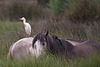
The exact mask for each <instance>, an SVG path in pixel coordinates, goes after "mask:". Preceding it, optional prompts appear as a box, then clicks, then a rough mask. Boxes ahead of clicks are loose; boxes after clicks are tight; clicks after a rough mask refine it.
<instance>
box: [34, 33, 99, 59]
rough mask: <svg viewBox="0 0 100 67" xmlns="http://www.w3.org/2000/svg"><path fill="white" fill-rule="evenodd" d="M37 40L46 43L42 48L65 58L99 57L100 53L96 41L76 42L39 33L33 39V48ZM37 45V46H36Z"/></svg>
mask: <svg viewBox="0 0 100 67" xmlns="http://www.w3.org/2000/svg"><path fill="white" fill-rule="evenodd" d="M37 40H38V41H39V42H40V45H42V43H44V42H45V43H46V44H44V45H42V46H45V47H47V48H46V50H47V51H49V52H50V53H52V54H56V55H61V56H65V57H66V58H72V57H92V56H93V55H97V54H98V53H99V51H100V43H99V42H97V41H94V40H89V41H84V42H83V41H74V40H65V39H61V38H58V37H57V36H55V35H51V34H48V32H47V33H46V34H44V33H39V34H37V35H36V36H35V37H34V39H33V45H32V46H33V48H34V44H35V42H37ZM35 45H36V44H35Z"/></svg>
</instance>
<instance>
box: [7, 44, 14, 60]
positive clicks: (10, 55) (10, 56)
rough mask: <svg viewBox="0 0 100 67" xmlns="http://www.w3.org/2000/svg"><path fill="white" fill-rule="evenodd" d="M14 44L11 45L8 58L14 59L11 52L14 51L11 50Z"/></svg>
mask: <svg viewBox="0 0 100 67" xmlns="http://www.w3.org/2000/svg"><path fill="white" fill-rule="evenodd" d="M13 45H14V43H13V44H12V45H11V47H10V49H9V52H8V55H7V60H10V59H12V57H13V56H12V54H11V53H12V50H11V49H12V46H13Z"/></svg>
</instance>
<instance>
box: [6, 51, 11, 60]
mask: <svg viewBox="0 0 100 67" xmlns="http://www.w3.org/2000/svg"><path fill="white" fill-rule="evenodd" d="M11 58H12V55H11V52H10V50H9V53H8V55H7V60H10V59H11Z"/></svg>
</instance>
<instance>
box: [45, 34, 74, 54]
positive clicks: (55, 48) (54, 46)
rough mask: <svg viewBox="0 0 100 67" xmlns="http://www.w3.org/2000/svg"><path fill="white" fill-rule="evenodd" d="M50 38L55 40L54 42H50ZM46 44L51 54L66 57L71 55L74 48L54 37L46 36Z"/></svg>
mask: <svg viewBox="0 0 100 67" xmlns="http://www.w3.org/2000/svg"><path fill="white" fill-rule="evenodd" d="M52 37H53V38H56V39H55V41H53V40H52ZM47 44H48V45H47V47H48V48H49V51H50V52H52V53H53V54H60V55H61V54H62V55H63V54H64V55H65V56H66V55H67V56H68V55H69V54H68V53H72V52H73V51H72V49H73V48H74V46H73V45H72V44H71V43H69V42H68V41H66V40H64V39H59V38H58V37H57V36H55V35H48V36H47Z"/></svg>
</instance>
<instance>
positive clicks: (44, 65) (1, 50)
mask: <svg viewBox="0 0 100 67" xmlns="http://www.w3.org/2000/svg"><path fill="white" fill-rule="evenodd" d="M71 25H72V24H71ZM68 26H69V27H70V25H68ZM73 26H75V25H72V27H71V28H73V29H74V30H75V28H76V27H77V26H75V27H73ZM78 26H79V25H78ZM32 27H33V26H32ZM69 27H68V28H67V31H63V29H62V30H61V29H58V30H57V29H56V28H53V27H52V28H53V29H54V30H55V31H54V32H53V30H52V31H51V32H52V33H53V34H55V35H57V36H58V37H66V38H67V37H69V38H76V39H77V38H78V37H79V36H77V35H76V34H75V33H74V34H73V33H71V32H73V31H74V30H71V31H70V30H68V29H70V28H69ZM79 28H82V27H81V26H80V27H78V28H77V30H79V31H78V34H80V36H81V35H82V32H81V31H80V29H79ZM92 28H94V27H93V26H92ZM99 28H100V27H99V26H97V25H96V26H95V31H93V32H95V33H94V34H98V33H96V32H97V31H98V29H99ZM32 29H33V28H32ZM33 30H35V28H34V29H33ZM33 30H32V33H33ZM37 30H38V29H37ZM60 30H61V31H60ZM93 30H94V29H93ZM38 32H39V31H38ZM34 33H35V32H34ZM68 33H70V34H68ZM35 34H36V33H35ZM25 35H26V34H25V32H24V28H23V24H22V23H17V22H8V23H7V22H0V67H100V56H95V57H93V58H88V59H82V58H78V59H70V60H65V59H64V58H62V59H61V58H59V57H56V56H54V55H52V54H46V55H44V56H42V57H40V58H38V59H36V58H28V59H24V60H22V61H17V60H11V61H9V62H8V61H7V53H8V50H9V47H10V45H11V44H12V43H14V42H16V41H17V40H19V39H21V38H23V37H25ZM71 35H72V36H71ZM97 37H98V36H97V35H94V38H97ZM86 39H89V38H88V37H86ZM97 39H98V40H100V38H97Z"/></svg>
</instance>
